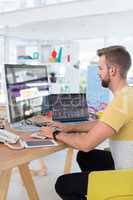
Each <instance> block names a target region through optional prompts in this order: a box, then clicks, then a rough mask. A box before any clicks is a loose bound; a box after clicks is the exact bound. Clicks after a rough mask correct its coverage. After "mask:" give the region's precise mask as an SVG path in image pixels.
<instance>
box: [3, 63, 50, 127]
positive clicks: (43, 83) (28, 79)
mask: <svg viewBox="0 0 133 200" xmlns="http://www.w3.org/2000/svg"><path fill="white" fill-rule="evenodd" d="M5 81H6V90H7V99H8V114H9V121H10V122H11V123H13V122H18V121H21V120H23V119H25V118H28V117H31V116H33V115H37V114H41V112H42V103H43V101H44V100H43V99H44V98H45V97H46V96H47V95H48V94H49V86H48V77H47V68H46V66H44V65H19V64H18V65H10V64H6V65H5Z"/></svg>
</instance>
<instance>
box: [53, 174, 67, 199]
mask: <svg viewBox="0 0 133 200" xmlns="http://www.w3.org/2000/svg"><path fill="white" fill-rule="evenodd" d="M64 177H65V175H62V176H60V177H58V178H57V181H56V183H55V190H56V192H57V193H58V194H59V195H60V196H61V195H62V194H63V193H64V190H65V187H66V185H65V178H64Z"/></svg>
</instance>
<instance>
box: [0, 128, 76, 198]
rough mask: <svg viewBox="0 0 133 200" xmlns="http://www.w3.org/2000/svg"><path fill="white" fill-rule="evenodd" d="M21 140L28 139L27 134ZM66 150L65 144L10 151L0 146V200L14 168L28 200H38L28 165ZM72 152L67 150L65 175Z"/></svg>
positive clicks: (6, 188)
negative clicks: (18, 174)
mask: <svg viewBox="0 0 133 200" xmlns="http://www.w3.org/2000/svg"><path fill="white" fill-rule="evenodd" d="M17 133H18V134H19V135H22V137H23V138H25V139H26V138H27V137H29V136H28V135H27V134H22V133H21V132H17ZM65 148H67V146H66V145H65V144H59V145H58V146H54V147H47V148H35V149H23V150H11V149H9V148H8V147H6V146H5V145H3V144H0V200H5V199H6V196H7V192H8V186H9V181H10V176H11V171H12V169H13V168H14V167H18V169H19V172H20V175H21V178H22V180H23V183H24V186H25V188H26V190H27V193H28V196H29V199H30V200H39V196H38V194H37V191H36V188H35V185H34V182H33V179H32V176H31V172H30V170H29V167H28V163H29V162H30V161H32V160H36V159H38V158H40V157H44V156H48V155H50V154H52V153H55V152H58V151H61V150H63V149H65ZM72 155H73V150H72V149H71V148H70V149H68V154H67V157H66V164H65V173H69V170H70V169H71V162H72V160H71V159H72Z"/></svg>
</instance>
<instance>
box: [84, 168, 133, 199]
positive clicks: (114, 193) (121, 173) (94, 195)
mask: <svg viewBox="0 0 133 200" xmlns="http://www.w3.org/2000/svg"><path fill="white" fill-rule="evenodd" d="M87 200H133V170H132V169H129V170H109V171H99V172H92V173H90V175H89V182H88V192H87Z"/></svg>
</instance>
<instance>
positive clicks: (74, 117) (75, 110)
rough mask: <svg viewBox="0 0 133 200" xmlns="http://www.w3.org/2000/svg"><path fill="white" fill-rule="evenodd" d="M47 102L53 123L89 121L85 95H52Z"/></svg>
mask: <svg viewBox="0 0 133 200" xmlns="http://www.w3.org/2000/svg"><path fill="white" fill-rule="evenodd" d="M49 101H50V107H51V111H52V118H53V120H55V121H60V122H81V121H88V119H89V113H88V106H87V100H86V94H83V93H75V94H52V95H50V96H49Z"/></svg>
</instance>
